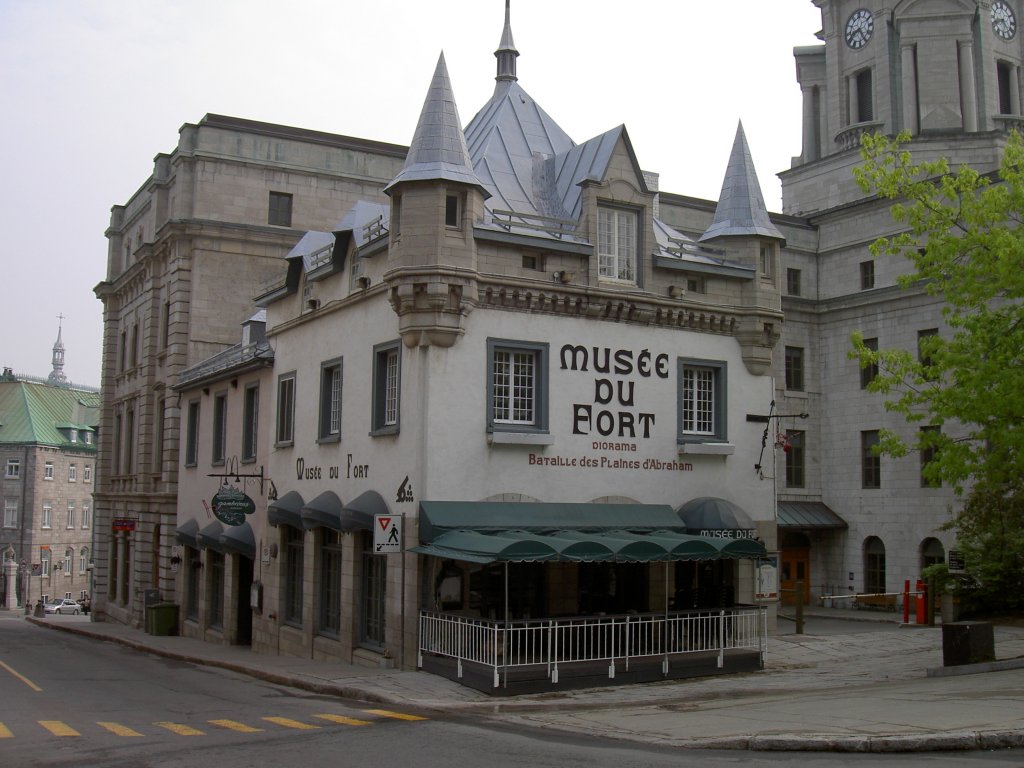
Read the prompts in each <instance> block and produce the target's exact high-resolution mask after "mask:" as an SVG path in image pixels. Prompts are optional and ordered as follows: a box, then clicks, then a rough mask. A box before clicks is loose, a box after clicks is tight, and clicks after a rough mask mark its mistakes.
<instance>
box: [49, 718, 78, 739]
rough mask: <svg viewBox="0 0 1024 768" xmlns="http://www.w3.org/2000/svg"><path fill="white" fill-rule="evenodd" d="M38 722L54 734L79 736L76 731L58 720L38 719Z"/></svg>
mask: <svg viewBox="0 0 1024 768" xmlns="http://www.w3.org/2000/svg"><path fill="white" fill-rule="evenodd" d="M39 724H40V725H41V726H43V728H45V729H46V730H48V731H49V732H50V733H52V734H53V735H54V736H81V735H82V734H80V733H79V732H78V731H76V730H75V729H74V728H72V727H71V726H70V725H68V724H67V723H62V722H61V721H60V720H40V721H39Z"/></svg>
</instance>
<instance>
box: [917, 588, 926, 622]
mask: <svg viewBox="0 0 1024 768" xmlns="http://www.w3.org/2000/svg"><path fill="white" fill-rule="evenodd" d="M915 589H916V591H917V600H916V601H915V607H916V609H917V610H916V611H915V613H916V621H917V623H918V624H924V623H926V622H927V618H925V615H924V611H925V605H926V602H927V592H926V590H925V587H924V582H923V581H921V579H918V580H917V586H916V588H915Z"/></svg>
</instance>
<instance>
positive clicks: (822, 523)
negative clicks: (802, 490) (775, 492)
mask: <svg viewBox="0 0 1024 768" xmlns="http://www.w3.org/2000/svg"><path fill="white" fill-rule="evenodd" d="M778 509H779V528H796V529H799V530H819V531H820V530H837V529H842V528H849V526H848V525H847V523H846V521H845V520H843V518H841V517H840V516H839V515H837V514H836V513H835V512H833V511H832V509H831V508H829V507H828V506H826V505H825V504H822V503H821V502H820V501H780V502H779V507H778Z"/></svg>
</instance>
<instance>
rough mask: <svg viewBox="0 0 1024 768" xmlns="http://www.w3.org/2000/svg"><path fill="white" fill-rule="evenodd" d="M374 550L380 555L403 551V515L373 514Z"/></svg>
mask: <svg viewBox="0 0 1024 768" xmlns="http://www.w3.org/2000/svg"><path fill="white" fill-rule="evenodd" d="M373 551H374V552H375V553H376V554H378V555H387V554H391V553H392V552H401V551H402V517H401V515H374V516H373Z"/></svg>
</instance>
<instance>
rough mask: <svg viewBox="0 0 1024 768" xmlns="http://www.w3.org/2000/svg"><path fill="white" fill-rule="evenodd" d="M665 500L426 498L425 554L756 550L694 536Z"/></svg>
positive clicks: (516, 556) (511, 557)
mask: <svg viewBox="0 0 1024 768" xmlns="http://www.w3.org/2000/svg"><path fill="white" fill-rule="evenodd" d="M684 526H685V524H684V523H683V522H682V521H681V520H680V519H679V516H678V515H677V514H676V513H675V511H674V510H673V509H672V508H671V507H669V506H667V505H664V506H663V505H650V504H544V503H540V502H533V503H528V502H463V501H453V502H444V501H441V502H439V501H424V502H421V503H420V518H419V530H420V540H421V544H420V545H419V546H417V547H413V548H412V549H411V551H412V552H416V553H418V554H422V555H429V556H432V557H440V558H445V559H452V560H462V561H466V562H475V563H494V562H550V561H560V562H662V561H677V560H717V559H719V558H753V557H763V556H764V555H765V548H764V545H763V544H762V543H761V542H759V541H757V540H755V539H728V538H710V537H704V536H695V535H692V534H688V533H686V532H685V527H684Z"/></svg>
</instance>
